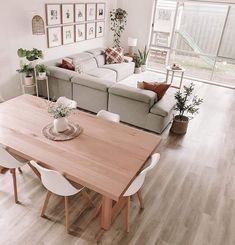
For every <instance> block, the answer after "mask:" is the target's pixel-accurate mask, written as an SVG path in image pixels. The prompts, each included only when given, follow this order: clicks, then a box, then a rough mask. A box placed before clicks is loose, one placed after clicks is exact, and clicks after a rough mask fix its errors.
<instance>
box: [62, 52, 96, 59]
mask: <svg viewBox="0 0 235 245" xmlns="http://www.w3.org/2000/svg"><path fill="white" fill-rule="evenodd" d="M67 57H68V58H70V59H72V60H77V61H84V60H89V59H92V58H93V55H92V54H89V53H86V52H84V53H79V54H73V55H69V56H67Z"/></svg>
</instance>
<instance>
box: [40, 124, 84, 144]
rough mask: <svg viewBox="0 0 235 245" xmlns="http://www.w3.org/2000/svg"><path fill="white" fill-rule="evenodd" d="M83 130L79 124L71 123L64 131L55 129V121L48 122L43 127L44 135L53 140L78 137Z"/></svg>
mask: <svg viewBox="0 0 235 245" xmlns="http://www.w3.org/2000/svg"><path fill="white" fill-rule="evenodd" d="M81 132H82V128H81V127H80V126H79V125H78V124H73V123H69V124H68V129H67V130H65V131H64V132H62V133H57V132H55V130H54V125H53V123H50V124H48V125H47V126H45V127H44V128H43V129H42V133H43V135H44V136H45V137H46V138H47V139H49V140H53V141H66V140H71V139H74V138H76V137H77V136H78V135H79V134H80V133H81Z"/></svg>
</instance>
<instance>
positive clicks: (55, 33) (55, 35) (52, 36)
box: [47, 27, 62, 48]
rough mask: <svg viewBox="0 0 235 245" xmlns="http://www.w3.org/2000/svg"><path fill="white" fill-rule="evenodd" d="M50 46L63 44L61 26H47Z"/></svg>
mask: <svg viewBox="0 0 235 245" xmlns="http://www.w3.org/2000/svg"><path fill="white" fill-rule="evenodd" d="M47 41H48V48H53V47H57V46H60V45H62V38H61V27H49V28H47Z"/></svg>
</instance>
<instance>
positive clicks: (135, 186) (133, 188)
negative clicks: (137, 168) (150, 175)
mask: <svg viewBox="0 0 235 245" xmlns="http://www.w3.org/2000/svg"><path fill="white" fill-rule="evenodd" d="M159 159H160V154H159V153H154V154H153V155H152V156H151V157H150V159H149V160H148V161H147V163H146V165H148V166H147V167H146V168H144V169H143V170H142V171H141V172H140V174H139V175H138V176H137V177H136V178H135V180H134V181H133V182H132V183H131V185H130V186H129V188H128V189H127V191H126V192H125V194H124V196H131V195H134V194H135V193H136V192H137V191H138V190H139V189H140V188H141V187H142V185H143V183H144V180H145V176H146V174H147V172H148V171H149V170H151V169H153V168H154V167H155V166H156V165H157V163H158V162H159Z"/></svg>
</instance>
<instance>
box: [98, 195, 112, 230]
mask: <svg viewBox="0 0 235 245" xmlns="http://www.w3.org/2000/svg"><path fill="white" fill-rule="evenodd" d="M112 207H113V200H112V199H110V198H109V197H105V196H103V197H102V207H101V228H103V229H104V230H109V228H110V226H111V224H112Z"/></svg>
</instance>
